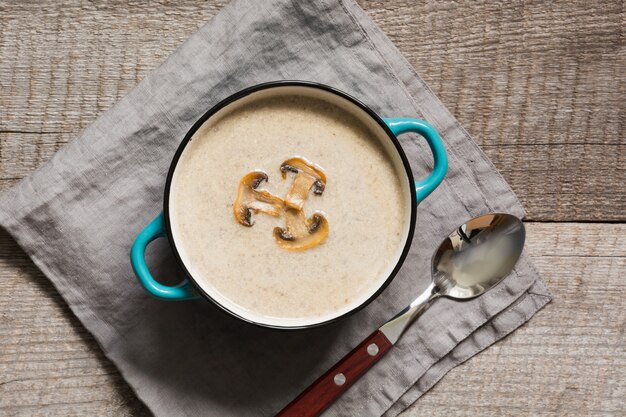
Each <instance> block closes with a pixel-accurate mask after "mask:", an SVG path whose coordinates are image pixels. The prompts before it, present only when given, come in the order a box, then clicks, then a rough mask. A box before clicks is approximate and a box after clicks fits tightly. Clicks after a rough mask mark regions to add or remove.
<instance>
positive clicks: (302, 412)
mask: <svg viewBox="0 0 626 417" xmlns="http://www.w3.org/2000/svg"><path fill="white" fill-rule="evenodd" d="M392 346H393V345H392V344H391V342H390V341H389V339H387V337H386V336H385V335H384V334H383V333H382V332H381V331H380V330H376V331H375V332H374V333H372V334H371V335H369V336H368V337H367V338H366V339H365V340H364V341H363V342H361V344H360V345H358V346H357V347H355V348H354V349H353V350H352V351H351V352H350V353H348V354H347V355H346V356H344V357H343V359H341V360H340V361H339V362H337V364H336V365H335V366H333V367H332V368H330V370H329V371H328V372H326V373H325V374H324V375H322V376H321V377H319V378H318V379H317V380H316V381H315V382H314V383H313V384H311V385H310V386H309V387H308V388H307V389H306V390H304V391H303V392H302V394H300V395H299V396H298V397H296V399H295V400H293V401H292V402H290V403H289V404H288V405H287V406H286V407H285V408H283V409H282V410H281V411H280V412H279V413H278V414H277V415H276V417H314V416H317V415H319V414H320V413H321V412H322V411H324V410H325V409H326V408H327V407H328V406H329V405H331V404H332V403H333V401H335V400H336V399H337V398H339V396H341V394H343V393H344V391H346V390H347V389H348V388H349V387H350V386H351V385H352V384H353V383H354V382H355V381H356V380H357V379H359V377H361V375H363V374H364V373H365V371H367V370H368V369H369V368H370V367H371V366H372V365H374V364H375V363H376V362H378V360H379V359H380V358H381V357H382V356H383V355H384V354H385V353H387V352H388V351H389V349H391V347H392Z"/></svg>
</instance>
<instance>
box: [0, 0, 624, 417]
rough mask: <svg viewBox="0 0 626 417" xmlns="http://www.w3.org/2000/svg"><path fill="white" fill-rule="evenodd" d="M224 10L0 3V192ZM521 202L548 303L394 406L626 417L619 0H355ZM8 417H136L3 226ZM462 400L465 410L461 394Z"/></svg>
mask: <svg viewBox="0 0 626 417" xmlns="http://www.w3.org/2000/svg"><path fill="white" fill-rule="evenodd" d="M225 3H226V2H225V1H216V0H209V1H205V2H196V1H192V0H181V1H177V2H169V1H160V2H158V3H154V2H150V3H148V2H133V3H128V2H126V1H108V2H104V1H95V2H88V1H75V0H72V1H67V2H62V3H61V2H54V1H50V0H40V1H36V2H13V1H8V0H5V1H2V0H0V190H1V189H5V188H7V187H9V186H11V185H13V184H14V183H15V182H17V181H18V180H19V179H21V178H23V177H25V176H26V175H28V174H29V173H30V172H32V171H33V170H34V169H36V168H37V167H38V166H40V165H41V164H42V163H44V162H45V161H47V160H48V159H49V158H50V157H51V156H52V155H53V154H54V152H56V151H57V150H58V149H59V148H60V147H61V146H63V145H64V144H66V143H67V142H68V141H70V140H71V139H72V138H74V137H75V136H76V135H77V134H78V133H79V132H80V130H81V129H83V128H84V127H86V126H87V125H89V124H90V123H91V122H93V121H94V120H95V119H96V118H97V117H98V115H100V114H101V113H102V112H103V111H105V110H106V109H108V108H109V107H110V106H111V105H112V104H113V103H115V102H116V101H117V100H118V99H119V98H121V97H122V96H123V95H124V94H126V93H127V92H128V91H129V90H130V89H131V88H132V87H133V86H134V85H135V84H136V83H137V82H138V81H140V80H141V79H142V78H143V77H144V76H145V75H146V74H147V73H148V72H149V71H150V70H151V69H153V68H154V67H156V66H158V65H159V63H161V62H162V61H163V60H164V59H165V58H166V57H167V56H168V55H169V54H170V53H171V52H172V51H173V50H174V49H176V48H177V47H178V46H179V45H180V44H181V43H182V42H183V41H184V40H185V39H186V38H187V37H188V36H189V35H191V34H192V33H193V32H194V31H195V30H196V29H197V28H198V27H199V26H201V25H202V24H203V23H204V22H206V21H207V20H208V19H210V18H211V17H212V16H214V15H215V14H216V13H217V12H218V11H219V10H220V9H221V7H223V5H224V4H225ZM359 3H360V4H361V6H362V7H363V8H364V9H365V10H366V11H367V12H368V14H369V15H370V16H372V18H373V19H374V20H375V21H376V23H378V24H379V25H380V26H381V28H382V29H383V31H385V32H386V33H387V34H388V36H389V37H390V38H391V39H392V40H393V41H394V43H395V44H396V45H397V46H398V48H399V49H400V50H401V51H402V52H403V53H404V55H405V56H406V57H407V59H408V60H409V61H410V63H411V64H412V65H413V66H415V68H416V69H417V71H418V72H419V73H420V75H421V76H422V77H423V78H424V79H425V80H426V82H427V83H428V84H429V85H430V86H431V88H432V89H433V90H434V91H435V92H436V93H437V94H438V95H439V97H440V98H441V99H442V101H443V102H444V104H446V106H448V108H449V109H450V110H451V111H452V112H453V114H454V115H455V116H456V117H457V118H458V119H459V120H460V122H461V123H462V124H463V125H464V126H465V127H466V128H467V130H468V131H469V132H470V133H471V134H472V135H473V136H474V137H475V139H476V140H477V141H478V142H479V144H480V145H481V147H482V148H483V150H484V151H485V152H486V154H487V155H488V156H489V157H490V158H491V159H492V160H493V162H494V164H495V165H496V167H497V168H498V169H499V170H500V171H501V172H502V174H503V175H504V177H505V178H506V179H507V181H509V183H510V184H511V185H512V187H513V189H514V190H515V191H516V192H517V194H518V195H519V197H520V199H521V200H522V202H523V203H524V205H525V207H526V209H527V219H529V220H535V221H537V220H539V221H550V222H567V223H529V224H528V228H529V238H528V250H529V253H530V254H531V256H532V258H533V260H534V262H535V264H536V265H537V267H538V269H539V270H540V272H541V273H542V274H543V275H544V276H545V277H546V280H547V281H548V285H549V287H550V288H551V289H552V290H553V292H554V294H555V296H556V298H555V300H554V301H553V302H552V303H551V304H549V305H548V306H547V307H546V308H545V309H544V310H542V311H541V312H539V313H538V314H537V315H536V316H535V318H533V320H532V321H531V322H530V323H529V324H527V325H525V326H523V327H522V328H521V329H519V330H518V331H516V332H515V333H514V334H513V335H511V336H509V337H507V338H506V339H505V340H504V341H501V342H500V343H497V344H496V345H494V346H492V347H491V348H489V349H487V350H486V351H485V352H484V353H482V354H480V355H478V356H476V357H474V358H472V359H471V360H469V361H468V362H467V363H465V364H464V365H462V366H460V367H458V368H456V369H454V370H453V371H452V372H450V374H448V376H446V377H445V378H444V379H443V380H442V382H440V383H439V384H438V385H437V386H435V387H434V388H433V389H432V390H431V391H429V392H428V393H427V394H426V395H425V396H424V397H422V398H421V399H420V400H419V401H418V402H417V403H416V404H415V405H414V406H413V407H411V408H410V409H409V410H407V411H406V412H405V413H404V416H405V417H417V416H421V415H442V416H474V415H482V416H501V415H519V416H522V415H532V416H543V415H545V416H561V415H563V416H565V415H568V416H569V415H580V416H611V415H615V416H621V415H624V414H626V405H625V400H624V398H626V395H625V394H626V384H625V382H624V381H626V355H625V353H626V352H625V347H626V340H625V339H624V334H625V316H626V313H625V311H626V310H625V307H626V302H625V301H624V298H623V294H624V291H625V288H624V287H625V285H626V284H625V283H624V282H625V281H624V279H623V277H624V276H625V275H626V240H625V237H624V236H626V225H624V224H619V223H614V224H610V223H607V224H599V223H587V224H579V223H570V222H575V221H591V222H607V221H610V222H624V221H625V220H626V187H625V186H624V183H625V181H626V168H624V167H625V166H626V139H624V133H625V131H626V128H625V122H624V119H625V117H626V116H625V111H624V103H625V102H626V71H624V68H626V42H625V35H624V30H625V29H624V28H625V27H626V25H625V23H626V5H625V3H624V2H623V1H598V0H587V1H581V0H579V1H574V2H570V1H560V2H550V3H547V4H545V3H543V2H535V1H528V2H522V1H512V2H491V1H482V0H481V1H474V2H457V1H452V0H446V1H434V0H427V1H423V2H414V1H412V0H387V1H369V0H359ZM0 276H1V277H2V279H0V291H1V292H2V294H3V295H4V297H3V299H2V301H1V302H0V416H5V415H6V416H84V415H94V416H95V415H97V416H125V415H128V416H131V415H132V416H143V415H149V413H148V412H147V410H146V409H145V407H144V406H143V405H142V404H141V403H140V402H139V401H138V400H137V399H136V398H135V397H134V395H133V394H132V392H131V391H130V389H129V388H128V386H127V385H126V384H125V382H124V381H123V380H122V378H121V377H120V375H119V373H118V372H117V371H116V370H115V368H114V366H113V365H112V364H111V363H110V362H109V361H108V360H107V359H106V358H105V357H104V356H103V354H102V353H101V352H100V350H99V348H98V346H97V344H96V342H95V341H94V340H93V338H92V337H91V336H90V335H89V334H88V333H87V332H86V331H85V330H84V329H83V328H82V326H81V325H80V323H79V322H78V320H76V318H74V317H73V316H72V314H71V313H70V311H69V309H68V308H67V307H66V306H65V304H64V302H63V300H62V299H61V298H60V296H59V295H58V294H57V293H56V291H55V290H54V288H53V287H52V285H51V284H50V283H49V282H48V280H47V279H46V278H45V277H44V276H43V275H42V274H41V272H39V271H38V270H37V268H36V267H35V266H34V265H33V264H32V262H31V261H30V260H28V257H27V256H26V255H25V254H24V253H23V252H22V251H21V250H20V249H19V248H18V246H17V245H16V243H15V242H13V240H12V239H11V238H10V237H9V236H8V235H7V234H6V233H4V232H0ZM468 398H469V400H468Z"/></svg>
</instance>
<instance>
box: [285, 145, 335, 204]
mask: <svg viewBox="0 0 626 417" xmlns="http://www.w3.org/2000/svg"><path fill="white" fill-rule="evenodd" d="M288 172H293V173H295V174H296V177H295V178H294V180H293V184H292V185H291V189H289V192H287V196H285V204H286V205H287V206H289V207H291V208H294V209H296V210H302V206H303V205H304V201H305V200H306V199H307V197H308V196H309V191H311V189H313V193H314V194H317V195H321V194H322V193H323V192H324V188H325V187H326V174H325V173H324V171H323V170H322V168H321V167H319V166H317V165H315V164H314V163H312V162H310V161H307V160H306V159H305V158H301V157H298V156H296V157H294V158H289V159H287V160H286V161H285V162H283V163H282V164H281V166H280V174H281V175H282V177H283V179H285V178H286V177H287V173H288Z"/></svg>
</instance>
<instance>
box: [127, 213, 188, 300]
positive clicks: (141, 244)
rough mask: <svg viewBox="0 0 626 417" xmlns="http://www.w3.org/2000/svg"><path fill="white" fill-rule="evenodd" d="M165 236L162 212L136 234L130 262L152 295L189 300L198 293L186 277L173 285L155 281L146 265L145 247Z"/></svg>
mask: <svg viewBox="0 0 626 417" xmlns="http://www.w3.org/2000/svg"><path fill="white" fill-rule="evenodd" d="M160 237H166V234H165V220H164V218H163V213H161V214H159V215H158V216H156V218H155V219H154V220H152V221H151V222H150V224H148V225H147V226H146V227H145V228H144V229H143V230H142V231H141V233H139V236H137V239H135V243H133V247H132V248H131V250H130V263H131V264H132V266H133V270H134V271H135V275H137V278H139V282H140V283H141V285H143V287H144V288H145V289H146V290H147V291H148V292H149V293H150V294H152V295H154V296H155V297H157V298H160V299H163V300H191V299H194V298H198V297H199V296H198V293H197V292H196V290H194V288H193V287H192V285H191V283H190V282H189V280H188V279H186V278H185V279H184V280H183V281H182V282H181V283H180V284H178V285H175V286H169V285H163V284H160V283H159V282H157V281H156V280H155V279H154V278H153V277H152V274H151V273H150V270H149V269H148V265H146V258H145V256H146V248H147V247H148V245H149V244H150V242H152V241H153V240H155V239H158V238H160Z"/></svg>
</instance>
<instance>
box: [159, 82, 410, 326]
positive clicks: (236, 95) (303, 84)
mask: <svg viewBox="0 0 626 417" xmlns="http://www.w3.org/2000/svg"><path fill="white" fill-rule="evenodd" d="M276 87H306V88H315V89H320V90H324V91H326V92H330V93H333V94H335V95H338V96H340V97H342V98H344V99H346V100H348V101H350V102H351V103H352V104H355V105H356V106H357V107H359V108H360V109H361V110H363V111H365V112H366V113H367V114H368V115H369V116H370V117H371V118H372V119H374V121H376V122H377V123H378V125H379V126H380V127H382V128H383V130H384V131H385V133H387V136H388V137H389V139H390V140H391V141H392V143H393V144H394V146H395V148H396V151H397V152H398V154H399V156H400V158H401V160H402V164H403V165H404V170H405V172H406V175H407V179H408V182H409V185H410V186H409V189H410V194H411V216H410V224H409V232H408V235H407V238H406V242H405V244H404V248H403V249H402V253H401V254H400V257H399V258H398V262H397V263H396V265H395V266H394V268H393V270H392V271H391V273H390V274H389V277H387V279H386V280H385V282H383V283H382V285H381V286H380V287H379V288H378V290H376V292H374V294H372V295H371V296H370V297H369V298H368V299H367V300H365V301H364V302H363V303H361V304H360V305H359V306H357V307H355V308H353V309H352V310H350V311H347V312H345V313H344V314H342V315H340V316H337V317H334V318H332V319H329V320H325V321H322V322H318V323H311V324H306V325H298V326H281V325H274V324H268V323H262V322H257V321H254V320H252V319H250V318H247V317H243V316H241V315H240V314H237V313H235V312H234V311H231V310H229V309H228V308H226V307H225V306H223V305H222V304H220V303H219V302H218V301H217V300H215V299H214V298H213V297H211V296H210V295H209V294H208V293H207V292H206V291H204V289H203V288H202V287H201V286H200V285H199V284H198V283H197V282H196V280H195V279H194V278H193V276H192V274H191V273H190V272H189V270H188V269H187V267H186V266H185V263H184V262H183V260H182V258H181V257H180V254H179V252H178V249H177V248H176V243H175V242H174V238H173V237H172V229H171V224H170V216H169V197H170V187H171V183H172V178H173V176H174V171H175V170H176V166H177V164H178V161H179V159H180V156H181V155H182V153H183V151H184V150H185V147H186V146H187V144H188V143H189V142H190V140H191V138H192V137H193V135H194V134H195V133H196V131H197V130H198V129H199V128H200V127H201V126H202V125H203V124H204V122H206V121H207V120H208V119H209V118H210V117H211V116H213V115H214V114H215V113H217V112H218V111H220V110H221V109H222V108H224V107H226V106H227V105H229V104H231V103H233V102H235V101H237V100H239V99H241V98H243V97H245V96H248V95H250V94H252V93H256V92H258V91H261V90H265V89H269V88H276ZM412 184H415V180H414V178H413V173H412V171H411V166H410V165H409V161H408V159H407V157H406V154H405V153H404V150H403V149H402V147H401V146H400V142H399V141H398V138H397V137H396V136H395V135H394V134H393V132H392V131H391V129H390V128H389V126H388V125H387V124H386V123H385V122H384V120H383V119H382V118H381V117H380V116H379V115H378V114H377V113H376V112H375V111H373V110H372V109H371V108H370V107H369V106H367V105H366V104H364V103H363V102H361V101H360V100H358V99H357V98H355V97H353V96H351V95H349V94H347V93H344V92H343V91H341V90H338V89H336V88H334V87H330V86H328V85H326V84H322V83H318V82H312V81H300V80H281V81H270V82H265V83H261V84H256V85H253V86H250V87H247V88H244V89H243V90H240V91H238V92H236V93H234V94H232V95H230V96H228V97H227V98H225V99H223V100H222V101H220V102H219V103H217V104H216V105H215V106H213V107H212V108H211V109H209V110H208V111H207V112H206V113H204V115H202V117H200V119H198V121H196V123H194V125H193V126H192V127H191V129H189V131H188V132H187V134H186V135H185V137H184V138H183V140H182V141H181V143H180V145H179V146H178V149H177V150H176V153H175V154H174V157H173V159H172V162H171V164H170V168H169V171H168V173H167V179H166V182H165V192H164V196H163V211H164V218H165V227H166V231H167V233H166V234H167V240H168V242H169V244H170V247H171V249H172V252H173V254H174V257H175V258H176V261H177V262H178V264H179V265H180V266H181V268H182V269H183V271H184V272H185V275H186V276H187V278H188V279H189V281H190V282H191V283H192V285H193V286H194V287H195V289H196V290H197V291H198V293H199V294H201V295H202V296H203V297H204V298H206V299H207V300H209V301H211V302H212V303H213V304H215V305H216V306H218V307H219V308H220V309H221V310H223V311H224V312H226V313H228V314H229V315H231V316H234V317H236V318H238V319H240V320H242V321H244V322H247V323H250V324H253V325H256V326H260V327H263V328H270V329H279V330H298V329H310V328H314V327H319V326H323V325H326V324H330V323H334V322H337V321H339V320H341V319H344V318H346V317H347V316H350V315H352V314H355V313H356V312H358V311H360V310H362V309H363V308H365V307H366V306H367V305H368V304H369V303H371V302H372V301H373V300H374V299H375V298H377V297H378V296H379V295H380V294H381V293H382V292H383V291H384V290H385V288H387V286H388V285H389V284H390V283H391V281H393V279H394V278H395V277H396V275H397V273H398V271H399V270H400V268H401V267H402V264H403V263H404V261H405V259H406V257H407V255H408V253H409V250H410V248H411V243H412V241H413V234H414V232H415V218H416V212H417V200H416V196H415V187H414V186H412Z"/></svg>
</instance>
